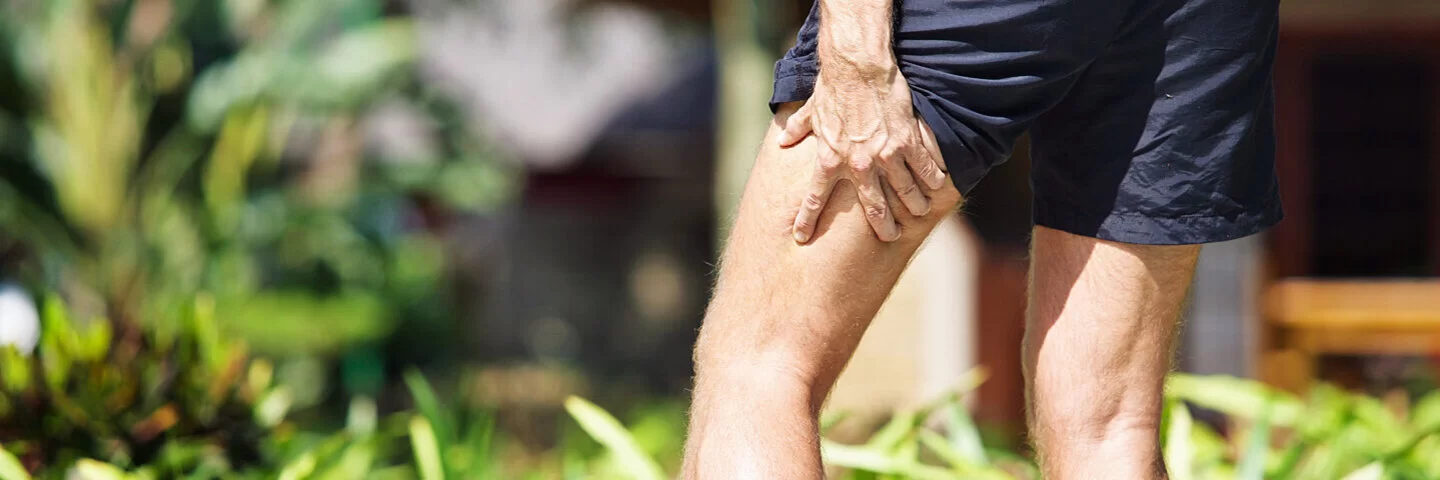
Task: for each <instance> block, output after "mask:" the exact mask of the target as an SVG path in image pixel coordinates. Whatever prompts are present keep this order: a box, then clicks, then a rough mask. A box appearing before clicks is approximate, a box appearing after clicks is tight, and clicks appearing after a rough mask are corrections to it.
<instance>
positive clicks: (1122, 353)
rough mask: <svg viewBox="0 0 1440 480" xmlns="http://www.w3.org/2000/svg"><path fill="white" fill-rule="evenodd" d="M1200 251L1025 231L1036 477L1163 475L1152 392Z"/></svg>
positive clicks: (1157, 393) (1027, 360) (1156, 394)
mask: <svg viewBox="0 0 1440 480" xmlns="http://www.w3.org/2000/svg"><path fill="white" fill-rule="evenodd" d="M1199 252H1200V247H1199V246H1198V245H1185V246H1153V245H1133V244H1124V243H1116V242H1108V241H1104V240H1096V239H1093V238H1088V237H1082V236H1078V235H1073V234H1069V233H1065V232H1062V231H1059V230H1053V229H1049V228H1045V227H1036V228H1035V237H1034V251H1033V254H1032V255H1031V270H1030V305H1029V312H1028V315H1027V317H1028V318H1027V326H1026V327H1027V328H1026V334H1025V354H1024V365H1025V377H1026V386H1027V390H1028V392H1027V396H1028V397H1029V403H1030V405H1029V420H1030V425H1031V436H1032V441H1033V442H1034V444H1035V447H1036V450H1037V452H1038V453H1039V455H1040V461H1041V466H1042V468H1043V470H1044V473H1045V477H1046V478H1051V479H1059V480H1070V479H1090V478H1127V479H1128V478H1133V479H1159V478H1164V477H1165V470H1164V466H1163V464H1162V463H1161V457H1160V448H1159V426H1160V409H1161V403H1162V401H1161V392H1162V389H1163V384H1164V377H1165V374H1166V373H1167V372H1168V371H1169V369H1170V362H1171V357H1172V354H1173V351H1172V345H1173V343H1174V338H1175V333H1176V332H1177V331H1178V327H1179V323H1180V309H1181V307H1182V305H1183V303H1184V301H1185V297H1186V294H1187V291H1188V290H1189V288H1190V280H1191V277H1192V276H1193V274H1194V272H1195V259H1196V256H1197V255H1198V253H1199Z"/></svg>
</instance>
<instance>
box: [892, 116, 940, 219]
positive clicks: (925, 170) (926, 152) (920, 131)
mask: <svg viewBox="0 0 1440 480" xmlns="http://www.w3.org/2000/svg"><path fill="white" fill-rule="evenodd" d="M915 123H916V126H915V128H916V131H915V136H916V137H917V138H916V141H914V142H911V143H910V147H909V148H907V149H906V151H905V162H906V163H908V164H909V165H910V170H911V171H913V172H915V176H916V177H918V178H919V179H920V181H922V182H925V186H926V187H929V188H930V189H931V190H935V189H938V188H940V187H942V186H944V185H945V170H944V163H943V162H944V161H943V160H941V158H940V156H939V155H936V154H935V152H936V150H935V148H934V144H933V143H932V142H931V141H930V135H929V129H928V128H927V127H926V126H925V120H924V119H922V118H920V117H916V118H915ZM895 188H896V190H895V191H896V192H899V191H900V187H899V186H896V187H895ZM900 198H901V199H904V198H905V196H904V195H901V196H900Z"/></svg>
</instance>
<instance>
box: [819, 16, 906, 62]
mask: <svg viewBox="0 0 1440 480" xmlns="http://www.w3.org/2000/svg"><path fill="white" fill-rule="evenodd" d="M820 19H821V20H820V32H819V35H818V38H817V39H816V40H817V42H816V43H817V44H818V52H817V53H819V56H820V69H821V71H828V72H830V73H832V74H856V73H858V74H861V75H863V76H865V77H867V78H878V77H880V76H884V75H887V74H889V73H891V72H893V71H894V70H895V53H894V50H893V47H892V45H891V44H890V40H891V33H892V32H891V22H890V7H889V2H888V1H886V2H874V1H871V2H843V1H838V0H828V1H826V0H822V1H821V2H820Z"/></svg>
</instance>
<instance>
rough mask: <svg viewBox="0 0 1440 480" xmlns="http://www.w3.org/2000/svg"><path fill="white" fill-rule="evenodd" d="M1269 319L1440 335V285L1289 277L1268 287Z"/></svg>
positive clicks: (1303, 325) (1313, 325)
mask: <svg viewBox="0 0 1440 480" xmlns="http://www.w3.org/2000/svg"><path fill="white" fill-rule="evenodd" d="M1265 297H1266V298H1265V308H1266V317H1267V318H1269V319H1270V321H1272V322H1275V323H1277V324H1279V325H1281V326H1283V327H1286V328H1292V329H1338V330H1357V331H1371V332H1380V331H1385V332H1396V333H1400V332H1428V331H1437V332H1440V281H1436V280H1373V281H1333V280H1324V281H1322V280H1307V279H1290V280H1284V281H1281V282H1279V283H1277V284H1275V285H1274V286H1272V287H1270V289H1269V291H1267V292H1266V295H1265Z"/></svg>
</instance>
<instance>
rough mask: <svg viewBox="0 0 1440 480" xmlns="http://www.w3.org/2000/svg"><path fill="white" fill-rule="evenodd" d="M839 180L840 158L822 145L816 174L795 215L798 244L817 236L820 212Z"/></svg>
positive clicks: (812, 176)
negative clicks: (816, 228)
mask: <svg viewBox="0 0 1440 480" xmlns="http://www.w3.org/2000/svg"><path fill="white" fill-rule="evenodd" d="M839 178H840V157H839V156H838V155H836V154H835V151H834V150H831V149H830V148H829V147H827V146H824V145H821V146H820V148H819V158H818V159H817V161H816V162H815V173H814V174H812V175H811V178H810V185H809V187H807V188H806V190H805V198H804V199H803V200H801V201H800V212H799V213H797V214H795V226H794V231H795V241H796V242H799V243H805V242H808V241H810V237H811V236H812V235H814V234H815V226H816V225H817V224H819V223H820V212H822V211H824V210H825V202H827V201H829V200H830V192H831V190H834V189H835V182H836V181H837V180H839Z"/></svg>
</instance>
